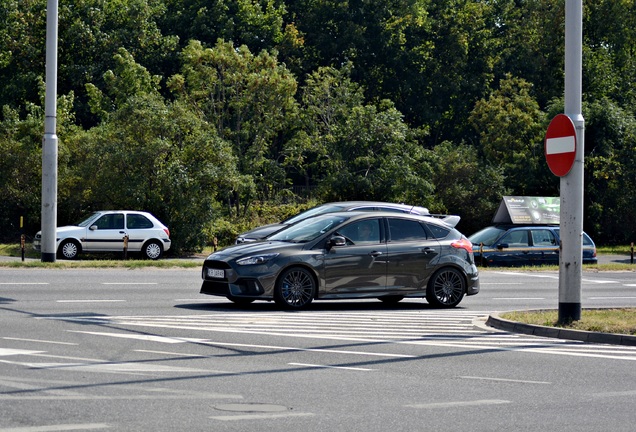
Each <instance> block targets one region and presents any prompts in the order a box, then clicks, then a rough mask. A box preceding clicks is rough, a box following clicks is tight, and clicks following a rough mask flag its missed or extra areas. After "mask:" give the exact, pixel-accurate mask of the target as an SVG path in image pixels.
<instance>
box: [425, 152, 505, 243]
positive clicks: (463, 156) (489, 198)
mask: <svg viewBox="0 0 636 432" xmlns="http://www.w3.org/2000/svg"><path fill="white" fill-rule="evenodd" d="M429 158H430V164H431V182H432V183H433V184H434V186H435V191H434V193H435V196H436V197H437V200H438V201H439V202H440V203H441V206H440V207H438V208H437V209H436V211H438V212H440V213H450V214H457V215H461V216H462V219H461V221H460V225H458V228H459V229H460V230H461V231H462V232H463V233H465V234H466V235H470V234H472V233H474V232H476V231H478V230H480V229H481V228H483V227H485V226H486V225H489V224H490V221H491V220H492V217H493V215H494V214H495V211H496V210H497V207H498V206H499V202H500V201H501V198H502V197H503V196H504V195H508V190H507V189H506V187H505V186H504V175H503V169H502V168H501V167H498V166H492V165H489V164H485V163H483V162H482V161H481V159H480V157H479V152H478V151H477V149H476V148H475V147H473V146H469V145H466V144H459V145H457V144H454V143H451V142H444V143H442V144H439V145H437V146H435V148H434V149H433V150H432V151H431V152H430V156H429Z"/></svg>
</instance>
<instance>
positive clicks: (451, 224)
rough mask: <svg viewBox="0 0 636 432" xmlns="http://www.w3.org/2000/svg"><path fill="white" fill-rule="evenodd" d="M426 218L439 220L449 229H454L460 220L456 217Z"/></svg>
mask: <svg viewBox="0 0 636 432" xmlns="http://www.w3.org/2000/svg"><path fill="white" fill-rule="evenodd" d="M428 216H432V217H434V218H437V219H441V221H442V222H444V223H445V224H446V225H448V226H449V227H451V228H455V227H456V226H457V224H458V223H459V221H460V220H461V216H457V215H442V214H431V215H428Z"/></svg>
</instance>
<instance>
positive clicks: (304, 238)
mask: <svg viewBox="0 0 636 432" xmlns="http://www.w3.org/2000/svg"><path fill="white" fill-rule="evenodd" d="M347 219H349V216H345V215H342V214H332V213H330V214H326V215H320V216H316V217H312V218H308V219H305V220H302V221H300V222H298V223H297V224H295V225H292V226H290V227H288V228H285V229H283V230H282V231H278V232H277V233H276V234H273V235H271V236H269V237H267V239H268V240H278V241H288V242H297V243H303V242H308V241H311V240H314V239H316V238H318V237H319V236H321V235H322V234H324V233H326V232H327V231H329V230H330V229H331V228H333V227H335V226H337V225H340V224H341V223H342V222H344V221H346V220H347Z"/></svg>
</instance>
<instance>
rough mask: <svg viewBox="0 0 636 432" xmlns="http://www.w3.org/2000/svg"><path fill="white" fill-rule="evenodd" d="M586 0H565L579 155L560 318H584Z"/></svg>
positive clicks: (566, 195)
mask: <svg viewBox="0 0 636 432" xmlns="http://www.w3.org/2000/svg"><path fill="white" fill-rule="evenodd" d="M582 45H583V0H565V115H567V116H568V117H570V119H571V120H572V123H573V124H574V127H575V131H576V142H577V146H576V155H575V159H574V164H573V165H572V169H571V170H570V172H569V173H568V174H567V175H565V176H563V177H561V240H562V251H561V254H560V263H559V322H561V323H567V322H570V321H578V320H580V319H581V278H582V264H583V256H582V241H583V162H584V161H583V157H584V150H585V146H584V138H585V137H584V132H585V120H584V119H583V114H582V103H581V100H582V68H583V67H582V65H583V62H582Z"/></svg>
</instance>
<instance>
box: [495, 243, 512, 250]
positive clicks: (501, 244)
mask: <svg viewBox="0 0 636 432" xmlns="http://www.w3.org/2000/svg"><path fill="white" fill-rule="evenodd" d="M509 247H510V246H509V245H508V243H499V244H498V245H497V249H508V248H509Z"/></svg>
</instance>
